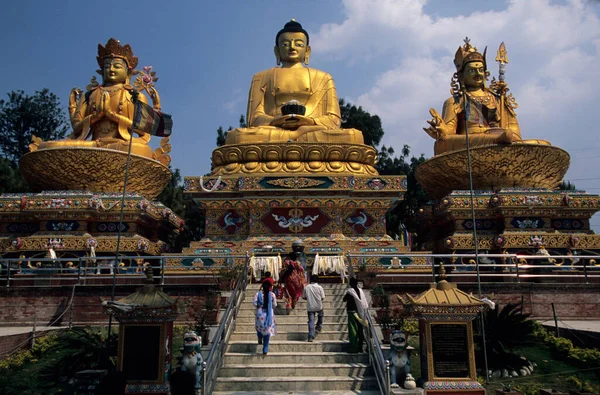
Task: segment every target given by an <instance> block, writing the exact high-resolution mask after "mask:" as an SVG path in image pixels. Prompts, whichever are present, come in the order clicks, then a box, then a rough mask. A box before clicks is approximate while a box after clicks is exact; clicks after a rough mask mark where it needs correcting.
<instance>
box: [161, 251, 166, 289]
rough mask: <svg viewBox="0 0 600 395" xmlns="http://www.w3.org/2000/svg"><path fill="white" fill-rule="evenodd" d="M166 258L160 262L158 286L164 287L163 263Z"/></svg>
mask: <svg viewBox="0 0 600 395" xmlns="http://www.w3.org/2000/svg"><path fill="white" fill-rule="evenodd" d="M166 260H167V258H161V260H160V285H165V261H166Z"/></svg>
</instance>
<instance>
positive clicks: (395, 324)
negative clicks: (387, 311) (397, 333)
mask: <svg viewBox="0 0 600 395" xmlns="http://www.w3.org/2000/svg"><path fill="white" fill-rule="evenodd" d="M391 319H392V324H391V328H392V330H394V329H400V330H404V323H405V319H406V315H405V314H404V311H403V310H402V309H401V308H400V307H396V308H395V309H394V310H393V311H392V315H391Z"/></svg>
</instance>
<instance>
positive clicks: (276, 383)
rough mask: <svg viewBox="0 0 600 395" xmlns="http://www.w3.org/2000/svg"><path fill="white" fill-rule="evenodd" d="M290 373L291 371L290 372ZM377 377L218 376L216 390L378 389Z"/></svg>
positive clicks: (270, 391)
mask: <svg viewBox="0 0 600 395" xmlns="http://www.w3.org/2000/svg"><path fill="white" fill-rule="evenodd" d="M288 373H289V372H288ZM376 388H377V380H376V379H375V377H357V376H352V377H344V376H316V377H289V376H288V377H272V376H267V377H217V381H216V383H215V388H214V390H215V391H269V393H272V391H294V390H301V391H332V390H353V389H370V390H373V389H376Z"/></svg>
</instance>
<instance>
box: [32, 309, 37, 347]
mask: <svg viewBox="0 0 600 395" xmlns="http://www.w3.org/2000/svg"><path fill="white" fill-rule="evenodd" d="M36 326H37V311H34V312H33V329H32V331H31V348H33V346H35V331H36Z"/></svg>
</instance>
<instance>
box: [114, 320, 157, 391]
mask: <svg viewBox="0 0 600 395" xmlns="http://www.w3.org/2000/svg"><path fill="white" fill-rule="evenodd" d="M124 330H125V335H124V341H123V372H125V374H126V375H127V379H128V380H130V381H156V380H158V379H159V370H160V366H159V363H160V358H159V355H160V352H159V351H160V344H161V339H160V326H158V325H152V326H125V327H124Z"/></svg>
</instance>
